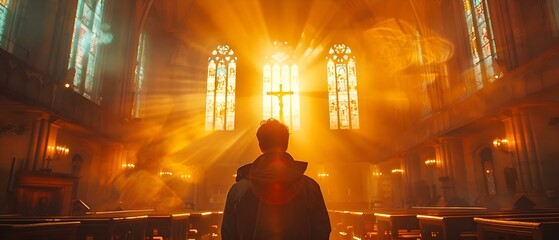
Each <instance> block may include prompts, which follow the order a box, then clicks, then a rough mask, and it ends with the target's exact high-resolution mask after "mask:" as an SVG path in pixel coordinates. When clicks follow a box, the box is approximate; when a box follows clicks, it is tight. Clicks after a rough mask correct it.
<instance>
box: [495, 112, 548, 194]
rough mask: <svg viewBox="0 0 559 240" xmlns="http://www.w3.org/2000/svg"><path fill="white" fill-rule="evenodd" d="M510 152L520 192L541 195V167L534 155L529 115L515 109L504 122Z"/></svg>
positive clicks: (533, 141)
mask: <svg viewBox="0 0 559 240" xmlns="http://www.w3.org/2000/svg"><path fill="white" fill-rule="evenodd" d="M504 123H505V128H506V131H507V138H508V139H511V141H510V142H509V148H510V150H511V151H512V152H513V153H515V154H514V155H515V165H516V166H517V168H518V171H517V172H518V175H519V176H518V178H519V182H520V191H521V192H524V193H541V192H542V191H543V187H542V180H541V166H540V163H539V160H538V156H537V153H536V144H535V134H534V132H533V128H532V123H531V121H530V113H529V112H528V111H526V110H520V109H515V110H513V111H512V114H511V117H510V118H508V119H505V120H504Z"/></svg>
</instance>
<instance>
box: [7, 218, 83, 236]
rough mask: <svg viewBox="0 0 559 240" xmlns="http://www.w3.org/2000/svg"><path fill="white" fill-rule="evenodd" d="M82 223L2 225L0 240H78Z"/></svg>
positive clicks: (18, 223)
mask: <svg viewBox="0 0 559 240" xmlns="http://www.w3.org/2000/svg"><path fill="white" fill-rule="evenodd" d="M79 225H80V222H78V221H69V222H35V221H28V222H25V221H21V222H17V223H0V239H3V240H21V239H25V240H35V239H36V240H58V239H68V240H74V239H76V233H77V229H78V226H79Z"/></svg>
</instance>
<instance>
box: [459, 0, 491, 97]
mask: <svg viewBox="0 0 559 240" xmlns="http://www.w3.org/2000/svg"><path fill="white" fill-rule="evenodd" d="M463 2H464V17H465V20H466V26H467V30H468V36H469V39H470V52H471V57H472V66H473V68H472V70H473V71H472V75H473V78H474V79H475V85H476V89H479V88H482V87H483V84H484V81H489V82H491V81H493V80H494V75H495V73H494V71H493V58H495V57H496V55H497V54H496V50H495V40H494V37H493V30H492V29H491V18H490V15H489V12H488V11H487V9H488V8H487V1H486V0H473V1H472V0H464V1H463ZM471 6H473V8H471Z"/></svg>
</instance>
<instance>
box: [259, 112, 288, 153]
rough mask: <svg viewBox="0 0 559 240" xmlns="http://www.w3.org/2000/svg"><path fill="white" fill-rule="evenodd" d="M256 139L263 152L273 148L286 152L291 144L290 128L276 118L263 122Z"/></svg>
mask: <svg viewBox="0 0 559 240" xmlns="http://www.w3.org/2000/svg"><path fill="white" fill-rule="evenodd" d="M256 138H258V142H259V144H260V148H261V149H262V151H265V150H271V149H272V148H279V149H281V150H283V151H286V150H287V145H288V143H289V128H288V127H287V125H285V124H283V123H281V122H280V121H278V120H276V119H274V118H270V119H267V120H263V121H262V122H260V127H259V128H258V131H256Z"/></svg>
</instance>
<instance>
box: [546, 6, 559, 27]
mask: <svg viewBox="0 0 559 240" xmlns="http://www.w3.org/2000/svg"><path fill="white" fill-rule="evenodd" d="M548 2H549V16H550V20H551V26H553V28H552V31H553V35H554V36H558V35H559V1H557V0H551V1H548Z"/></svg>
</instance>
